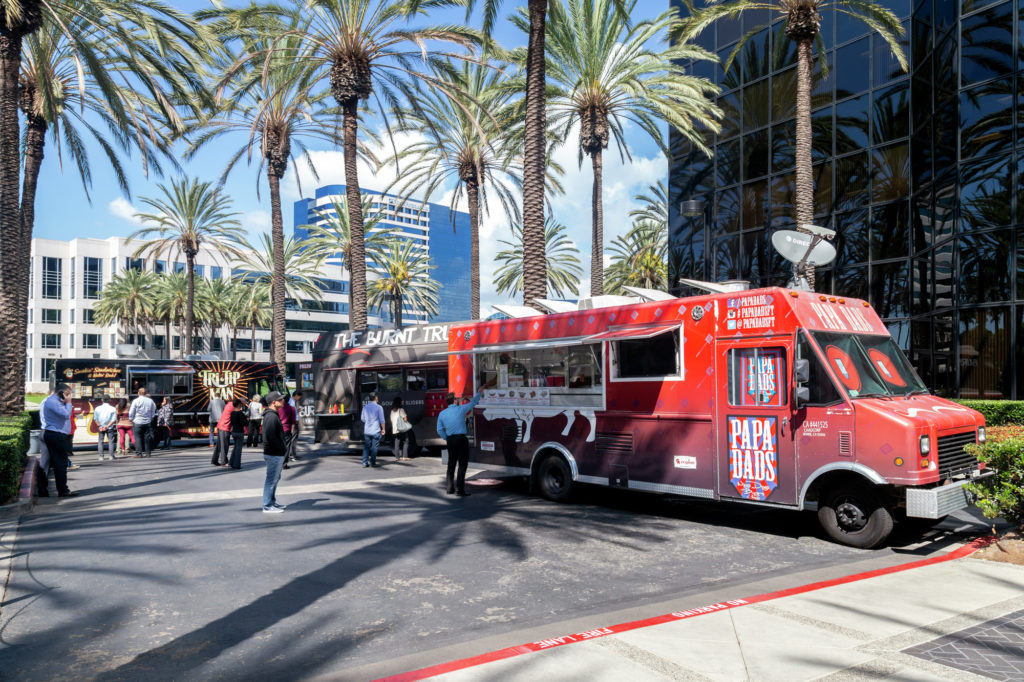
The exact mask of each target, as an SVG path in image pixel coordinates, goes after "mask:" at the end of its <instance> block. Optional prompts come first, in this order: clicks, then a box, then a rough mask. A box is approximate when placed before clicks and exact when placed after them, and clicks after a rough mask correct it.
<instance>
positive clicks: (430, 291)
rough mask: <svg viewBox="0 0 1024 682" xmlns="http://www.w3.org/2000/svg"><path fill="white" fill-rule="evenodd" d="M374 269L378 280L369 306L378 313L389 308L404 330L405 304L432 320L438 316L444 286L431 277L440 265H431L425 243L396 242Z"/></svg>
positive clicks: (397, 325) (372, 284) (374, 281)
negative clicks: (439, 297) (403, 313)
mask: <svg viewBox="0 0 1024 682" xmlns="http://www.w3.org/2000/svg"><path fill="white" fill-rule="evenodd" d="M370 267H371V268H372V269H373V271H374V272H375V273H376V274H377V275H378V277H377V279H375V280H373V281H372V282H370V287H369V291H368V292H367V304H368V305H369V306H370V307H372V308H377V309H378V310H379V309H381V308H383V307H384V306H385V305H387V306H388V307H389V308H390V310H391V312H392V315H393V316H394V320H395V328H396V329H401V328H402V308H403V306H404V303H405V302H408V303H409V307H411V308H412V309H413V310H420V311H423V312H425V313H427V316H428V317H430V316H433V315H437V310H438V308H437V305H438V297H437V292H438V291H440V289H441V285H440V284H438V282H437V280H435V279H434V278H432V277H431V276H430V271H431V270H433V269H434V268H435V267H436V266H434V265H431V264H430V256H429V255H428V254H427V251H426V249H424V248H423V246H422V245H421V244H419V243H417V242H416V241H415V240H412V239H392V240H390V241H388V243H387V245H386V246H385V248H384V249H383V251H382V252H381V253H380V254H378V257H377V258H376V259H375V260H374V262H373V263H372V265H371V266H370Z"/></svg>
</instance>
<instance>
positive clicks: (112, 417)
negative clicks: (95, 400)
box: [92, 396, 117, 462]
mask: <svg viewBox="0 0 1024 682" xmlns="http://www.w3.org/2000/svg"><path fill="white" fill-rule="evenodd" d="M92 420H93V422H95V424H96V428H97V429H98V430H99V434H98V441H97V444H96V449H97V451H98V452H99V459H100V461H101V462H102V461H103V459H104V457H103V438H104V437H106V439H107V446H108V447H107V450H108V452H109V456H108V457H107V458H106V459H114V444H115V443H116V442H117V410H116V409H115V408H114V406H113V405H111V404H110V398H109V397H107V396H103V402H101V403H100V404H99V405H97V406H96V409H95V410H93V412H92Z"/></svg>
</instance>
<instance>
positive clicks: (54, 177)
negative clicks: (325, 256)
mask: <svg viewBox="0 0 1024 682" xmlns="http://www.w3.org/2000/svg"><path fill="white" fill-rule="evenodd" d="M169 4H171V5H173V6H175V7H178V8H179V9H182V10H186V11H194V10H196V9H199V8H202V7H207V6H209V3H208V2H203V1H200V0H178V1H177V2H174V1H172V2H170V3H169ZM518 4H520V3H517V2H513V1H511V0H510V1H509V2H506V4H505V6H504V8H503V10H502V20H500V21H499V23H498V25H497V27H496V38H497V39H498V40H499V41H500V42H501V43H502V44H503V45H505V46H509V47H511V46H516V45H523V44H525V36H524V35H523V34H521V33H520V32H519V31H518V30H516V29H515V28H514V27H512V25H511V24H510V23H509V22H508V21H506V20H505V19H504V17H506V16H508V14H510V13H511V12H512V11H513V10H514V9H515V7H516V6H517V5H518ZM637 5H638V9H637V10H636V11H635V12H634V19H642V18H649V17H652V16H655V15H656V14H658V13H660V12H662V11H664V10H665V8H666V7H667V5H668V2H664V3H662V2H649V1H647V0H640V2H638V3H637ZM463 19H464V13H463V12H462V11H461V10H444V11H440V12H437V13H436V15H433V16H431V17H429V19H428V20H426V21H425V22H424V23H428V22H429V23H456V22H461V21H462V20H463ZM477 25H479V22H477ZM365 125H371V126H372V125H375V122H374V121H372V120H371V121H367V122H366V124H365ZM627 139H628V143H629V146H630V150H631V152H632V155H633V162H632V163H630V162H628V161H626V162H620V161H619V159H618V158H617V157H618V154H617V152H615V151H614V150H613V149H609V150H608V151H607V152H606V154H605V175H604V188H605V197H604V199H605V203H604V210H605V244H606V245H607V244H608V243H609V242H610V241H611V240H612V239H613V238H614V237H615V236H616V235H619V234H623V233H624V232H625V231H626V229H628V227H629V219H628V217H627V214H628V212H629V210H630V209H631V208H633V207H634V205H633V203H632V198H633V196H634V195H635V194H637V193H639V192H641V191H643V190H645V189H646V188H647V187H648V185H650V184H652V183H654V182H657V181H658V180H659V179H664V178H665V177H666V176H667V165H666V162H665V159H664V157H663V156H662V155H661V153H660V151H659V150H658V148H657V146H656V145H655V144H654V142H653V141H651V140H650V139H648V138H647V137H646V136H645V135H644V134H642V133H638V131H636V130H635V129H634V130H632V131H630V134H628V136H627ZM241 144H242V140H241V139H239V138H231V139H230V140H226V141H224V142H223V143H215V144H212V145H209V146H207V147H206V148H205V150H204V151H203V152H202V153H201V154H200V155H199V156H198V157H197V158H196V159H194V160H192V161H190V162H188V163H186V164H184V169H185V172H186V173H188V174H189V175H194V176H197V177H199V178H200V179H201V180H217V178H219V177H220V174H221V172H222V171H223V161H224V159H225V158H226V156H227V154H228V153H230V151H233V150H234V149H237V147H238V146H240V145H241ZM313 148H314V149H316V150H317V153H316V154H315V156H316V159H317V169H318V172H319V175H320V180H321V184H331V183H335V182H343V179H342V169H341V153H340V151H338V150H336V149H332V148H330V147H329V146H326V145H323V146H321V147H313ZM577 148H578V143H577V142H576V139H575V136H572V137H571V138H570V139H569V140H567V142H566V144H565V145H563V147H562V148H561V150H560V151H559V152H557V154H556V156H557V158H558V159H559V160H560V161H561V163H562V165H563V167H564V168H565V169H566V171H567V172H566V176H565V177H564V178H563V184H564V185H565V188H566V194H565V195H564V196H561V197H558V198H555V199H554V200H553V201H552V208H553V210H554V213H555V217H556V218H558V219H559V220H561V222H563V223H565V224H566V225H567V227H568V228H569V236H570V238H571V239H572V240H573V241H574V242H575V243H576V245H577V246H578V247H579V249H580V252H581V254H580V259H581V261H582V262H583V265H584V268H585V269H586V270H587V271H588V272H586V273H585V274H584V281H583V283H582V284H581V290H582V291H584V292H585V291H587V290H588V285H587V279H586V278H587V277H589V263H590V256H589V254H590V193H591V192H590V187H591V179H592V177H591V171H590V164H589V161H585V163H584V166H583V168H582V169H580V168H579V167H578V163H577ZM90 159H91V160H92V174H93V185H92V190H91V195H92V203H91V204H90V203H89V202H88V200H87V198H86V195H85V192H84V191H83V189H82V185H81V181H80V179H79V177H78V175H77V172H76V171H75V169H74V166H73V165H72V164H70V163H69V162H68V161H67V159H65V161H64V164H63V168H61V164H60V163H59V161H58V158H57V153H56V148H55V147H54V145H53V144H52V142H51V141H50V140H48V141H47V148H46V156H45V158H44V160H43V167H42V171H41V175H40V179H39V192H38V198H37V201H36V222H35V232H34V236H36V237H43V238H50V239H71V238H74V237H96V238H106V237H110V236H126V235H128V234H130V233H131V232H133V231H134V230H135V229H137V228H138V224H137V223H135V222H134V221H133V220H132V213H133V212H134V210H135V209H137V208H138V207H139V206H140V203H139V201H138V198H139V197H140V196H157V195H158V193H159V190H158V188H157V185H158V184H159V183H160V182H166V181H167V180H168V178H167V177H166V176H165V177H164V178H159V177H154V176H152V175H151V176H150V177H149V178H146V177H145V176H144V175H143V173H142V170H141V165H140V164H139V163H138V160H137V158H135V159H126V160H125V162H124V165H125V167H126V169H127V170H128V174H129V179H130V186H131V190H132V196H131V197H126V196H124V195H123V194H122V192H121V191H120V188H119V187H118V185H117V183H116V181H115V179H114V177H113V175H112V174H111V172H110V170H109V167H108V166H107V165H106V164H105V163H104V157H103V155H102V153H101V152H100V151H99V150H98V149H96V148H95V147H94V146H93V147H90ZM293 165H294V164H293ZM256 168H257V167H256V165H255V164H254V165H252V166H249V167H246V166H244V165H240V166H238V167H236V169H235V170H234V172H233V173H232V175H231V176H230V177H229V178H228V180H227V183H226V184H225V191H226V192H227V193H228V194H229V195H230V196H231V197H232V199H233V200H234V207H235V210H237V211H239V212H240V213H241V214H242V222H243V224H244V225H245V227H246V228H247V229H248V230H249V231H251V232H253V233H254V234H255V233H258V232H259V231H268V230H269V229H270V199H269V196H268V192H267V188H266V179H265V177H263V178H258V177H257V172H256ZM258 180H259V182H260V187H259V196H257V181H258ZM300 180H301V183H298V182H296V177H295V170H294V168H293V167H290V168H289V172H288V175H287V176H286V177H285V181H284V183H283V187H282V195H283V196H282V208H283V213H284V225H285V232H286V234H290V233H291V228H292V217H291V216H292V202H293V201H295V200H296V199H298V198H300V196H303V195H304V196H310V195H311V194H312V191H313V190H314V189H315V183H314V182H313V181H312V179H311V178H308V177H306V176H305V175H303V177H302V178H300ZM360 181H361V183H362V184H363V186H364V187H370V188H372V189H383V188H384V186H386V184H387V180H386V179H385V178H384V177H378V178H373V177H372V176H371V175H370V174H369V173H368V172H366V171H363V170H362V169H361V173H360ZM299 184H301V187H302V190H303V192H302V194H301V195H300V193H299V189H298V187H299ZM433 200H434V201H439V199H437V198H435V199H433ZM483 223H484V225H483V227H482V230H481V232H482V235H481V236H482V239H481V244H482V254H481V265H482V272H481V287H482V292H481V298H482V303H483V306H484V308H486V307H488V306H489V305H490V304H492V303H497V302H501V301H503V300H506V299H505V297H504V296H499V295H498V294H497V293H496V292H495V291H494V290H493V286H492V285H491V283H490V282H491V279H492V277H491V273H492V272H493V256H494V254H495V253H496V252H497V250H498V248H497V246H498V245H497V243H496V242H497V240H499V239H507V238H508V237H509V227H508V224H507V221H506V220H505V219H504V216H503V215H500V214H498V213H495V214H492V215H490V216H487V217H485V219H484V221H483Z"/></svg>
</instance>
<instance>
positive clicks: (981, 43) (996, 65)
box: [960, 2, 1013, 85]
mask: <svg viewBox="0 0 1024 682" xmlns="http://www.w3.org/2000/svg"><path fill="white" fill-rule="evenodd" d="M1011 71H1013V4H1012V3H1009V2H1004V3H1002V4H1001V5H998V6H996V7H992V8H989V9H987V10H985V11H983V12H979V13H977V14H973V15H971V16H969V17H965V18H964V19H963V20H962V21H961V23H960V76H961V79H962V84H963V85H967V84H969V83H977V82H978V81H983V80H987V79H989V78H994V77H996V76H1000V75H1003V74H1005V73H1009V72H1011Z"/></svg>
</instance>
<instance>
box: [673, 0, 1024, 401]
mask: <svg viewBox="0 0 1024 682" xmlns="http://www.w3.org/2000/svg"><path fill="white" fill-rule="evenodd" d="M879 1H880V4H882V5H884V6H887V7H889V8H890V9H891V10H892V11H893V12H894V13H895V14H896V15H897V16H899V17H900V19H901V20H902V22H903V25H904V27H905V28H906V36H905V37H904V39H903V41H904V46H905V48H904V49H905V51H906V54H907V57H908V60H909V62H910V71H909V73H905V72H903V71H902V70H901V69H900V67H899V65H898V64H897V62H896V60H895V58H894V57H893V56H892V54H891V53H890V51H889V48H888V46H887V45H886V43H885V41H883V40H882V39H881V38H880V37H878V36H877V35H873V34H872V33H871V32H870V31H869V30H868V29H867V27H866V26H865V25H864V24H863V23H861V22H858V21H857V20H855V19H852V18H850V17H848V16H845V15H841V14H835V13H833V12H825V13H823V15H822V16H823V21H822V29H821V30H822V35H823V39H824V46H825V53H824V55H819V57H822V56H823V57H824V61H826V62H827V64H828V67H829V68H828V69H825V70H823V69H822V68H821V62H822V59H820V58H819V60H818V67H817V69H816V74H815V76H816V78H815V85H814V89H813V94H812V109H813V111H812V117H813V135H814V140H813V160H814V181H815V223H816V224H818V225H824V226H828V227H831V228H833V229H835V230H836V231H837V233H838V234H837V237H836V242H835V245H836V248H837V251H838V256H837V258H836V260H835V262H834V263H833V264H832V265H830V266H829V267H827V268H819V269H818V271H817V285H816V288H817V290H818V291H822V292H828V293H835V294H840V295H845V296H854V297H860V298H865V299H867V300H869V301H870V302H871V303H872V304H873V305H874V307H875V309H876V310H877V311H878V313H879V314H880V315H881V316H882V318H883V319H885V320H886V322H887V324H888V326H889V329H890V330H891V332H892V335H893V336H894V337H895V338H896V339H897V341H898V342H899V343H900V344H901V345H902V346H903V347H904V348H905V349H906V350H907V351H908V354H909V355H910V358H911V360H912V361H913V363H914V365H915V366H916V367H917V369H918V371H919V372H920V374H921V376H922V377H923V378H924V379H925V381H926V382H927V383H928V385H929V386H931V387H933V388H934V389H935V390H936V391H937V392H939V393H941V394H944V395H952V396H960V397H965V398H966V397H972V398H973V397H979V398H980V397H984V398H1019V399H1024V352H1022V350H1024V203H1022V199H1024V196H1022V192H1021V190H1020V189H1019V188H1020V187H1021V182H1022V178H1021V177H1020V176H1021V173H1024V100H1022V98H1024V91H1022V86H1024V80H1022V78H1024V73H1022V70H1024V69H1022V67H1024V0H1004V1H1001V2H1000V1H997V0H879ZM778 16H779V14H778V13H777V12H768V11H759V12H749V13H747V14H746V15H745V16H744V17H743V18H742V19H741V20H738V21H729V22H719V23H718V25H717V26H714V27H712V28H711V29H709V30H707V31H705V33H704V34H703V35H702V36H700V38H699V40H698V41H697V42H698V43H699V44H700V45H702V46H703V47H705V48H707V49H708V50H711V51H713V52H715V53H716V54H718V55H719V57H720V58H721V60H722V63H723V64H724V62H725V60H726V58H727V57H728V55H729V54H730V52H731V51H732V48H733V47H734V46H735V45H736V43H737V41H738V40H739V39H740V37H741V36H744V35H746V34H747V33H749V32H751V31H754V33H753V36H752V38H751V40H750V41H749V43H748V45H747V46H746V47H745V48H744V49H743V50H742V52H741V54H740V55H739V57H738V58H737V59H736V60H735V63H734V65H733V66H732V67H731V68H730V69H729V72H728V73H725V72H724V71H723V67H722V65H711V64H697V65H694V67H693V68H694V72H695V73H697V74H699V75H704V76H707V77H708V78H711V79H712V80H714V82H715V83H716V84H717V85H718V86H719V87H720V88H721V91H722V93H721V95H720V96H719V98H718V102H719V105H720V106H721V108H722V109H723V111H724V113H725V119H724V121H723V127H722V132H721V133H720V134H719V135H717V136H711V137H710V138H709V143H710V145H711V146H712V149H713V151H714V155H713V157H712V158H710V159H709V158H707V157H705V156H703V155H702V154H700V153H699V152H696V151H695V150H693V149H692V148H690V147H688V146H687V145H686V144H685V143H683V142H682V141H681V140H680V139H679V138H678V137H676V138H675V139H673V140H672V143H673V151H674V155H673V162H672V166H671V169H670V177H669V185H670V204H669V205H670V233H669V234H670V236H669V246H670V254H671V256H670V272H671V274H672V275H674V278H673V281H676V280H675V278H676V277H691V278H695V279H705V280H711V281H718V280H724V279H748V280H750V281H751V285H752V286H768V285H784V284H785V283H786V281H787V280H788V279H789V277H790V274H791V266H790V265H789V263H787V262H786V261H784V260H783V259H782V258H781V257H780V256H778V255H777V254H776V253H775V252H774V249H773V248H772V246H771V243H770V237H771V234H772V233H773V232H774V231H775V230H776V229H780V228H792V227H793V219H792V215H793V188H794V155H793V149H794V144H793V142H794V140H793V137H794V133H795V123H794V116H795V92H796V82H795V77H796V76H795V55H796V48H795V45H794V44H793V43H792V41H789V40H788V39H786V38H785V35H784V33H783V31H782V23H781V21H779V20H778V19H777V17H778ZM773 20H774V23H771V22H773ZM758 27H763V28H761V30H756V29H757V28H758ZM1018 133H1020V135H1018ZM692 199H699V200H701V201H703V202H704V215H703V216H701V215H697V216H688V215H684V214H683V212H682V210H681V209H682V207H681V202H684V201H686V200H692ZM690 212H691V213H692V212H693V211H690Z"/></svg>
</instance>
